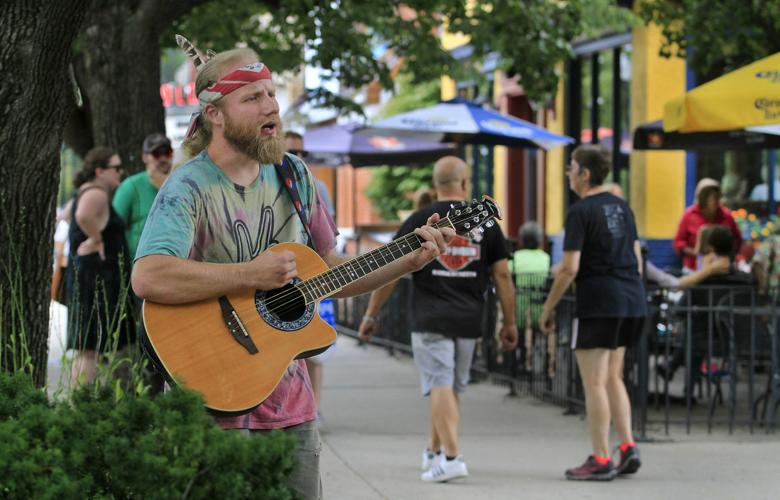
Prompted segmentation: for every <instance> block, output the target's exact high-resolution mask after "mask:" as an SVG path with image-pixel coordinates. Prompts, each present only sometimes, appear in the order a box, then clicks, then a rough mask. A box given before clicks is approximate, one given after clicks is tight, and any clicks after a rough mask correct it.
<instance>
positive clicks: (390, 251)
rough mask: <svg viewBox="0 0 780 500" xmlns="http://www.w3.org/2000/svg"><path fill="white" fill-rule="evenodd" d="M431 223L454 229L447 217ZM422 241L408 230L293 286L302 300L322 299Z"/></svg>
mask: <svg viewBox="0 0 780 500" xmlns="http://www.w3.org/2000/svg"><path fill="white" fill-rule="evenodd" d="M434 227H436V228H442V227H452V228H453V229H454V226H453V225H452V223H451V222H450V220H449V217H447V218H444V219H442V220H440V221H439V222H437V223H436V224H434ZM422 243H423V239H422V238H420V237H419V236H417V235H416V234H415V233H409V234H407V235H406V236H401V237H400V238H398V239H395V240H393V241H391V242H390V243H388V244H387V245H384V246H381V247H379V248H376V249H374V250H371V251H370V252H368V253H365V254H363V255H361V256H359V257H356V258H354V259H352V260H349V261H347V262H344V263H343V264H339V265H338V266H334V267H332V268H330V269H329V270H327V271H325V272H324V273H321V274H318V275H317V276H313V277H311V278H309V279H307V280H305V281H301V282H300V283H298V284H296V285H295V286H296V287H297V288H299V289H300V290H301V292H302V293H303V296H304V297H305V298H306V303H311V302H314V301H316V300H320V299H323V298H325V297H328V296H330V295H333V294H334V293H336V292H338V291H339V290H341V289H342V288H344V287H346V286H347V285H349V284H350V283H352V282H354V281H357V280H359V279H360V278H362V277H364V276H366V275H368V274H369V273H372V272H374V271H377V270H379V269H381V268H383V267H385V266H386V265H388V264H391V263H392V262H395V261H396V260H398V259H400V258H401V257H403V256H405V255H408V254H410V253H412V252H414V251H415V250H417V249H418V248H420V247H421V246H422Z"/></svg>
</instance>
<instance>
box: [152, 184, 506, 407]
mask: <svg viewBox="0 0 780 500" xmlns="http://www.w3.org/2000/svg"><path fill="white" fill-rule="evenodd" d="M494 218H497V219H500V218H501V212H500V209H499V207H498V205H496V203H495V202H494V201H493V200H492V199H490V198H489V197H487V196H485V197H483V199H482V201H477V200H473V201H472V203H470V204H467V203H465V202H461V203H459V204H453V205H452V207H451V209H450V210H449V212H448V213H447V217H445V218H443V219H441V220H440V221H439V222H437V223H436V227H438V228H443V227H451V228H452V229H454V230H455V232H456V233H458V234H461V235H463V234H468V233H470V232H472V231H475V230H477V231H482V230H483V229H482V226H487V227H490V226H492V225H493V224H494V220H493V219H494ZM422 242H423V240H422V239H421V238H420V237H418V236H417V235H416V234H414V233H409V234H407V235H406V236H403V237H400V238H398V239H396V240H394V241H392V242H390V243H388V244H387V245H384V246H382V247H380V248H377V249H375V250H372V251H370V252H368V253H366V254H364V255H361V256H360V257H357V258H354V259H352V260H350V261H348V262H344V263H342V264H340V265H338V266H335V267H333V268H328V265H327V264H326V263H325V261H323V260H322V258H320V256H319V255H317V253H316V252H314V250H312V249H311V248H309V247H307V246H305V245H301V244H298V243H282V244H278V245H274V246H272V247H269V248H268V249H266V250H265V251H266V252H280V251H284V250H288V251H291V252H293V253H294V254H295V262H296V266H297V269H298V277H296V278H295V279H294V280H293V281H292V282H291V283H289V284H288V285H286V286H284V287H282V288H278V289H275V290H267V291H264V290H243V291H239V292H236V293H233V294H230V295H227V296H222V297H219V298H216V299H209V300H202V301H199V302H192V303H188V304H175V305H170V304H157V303H154V302H149V301H146V302H144V305H143V321H144V326H145V327H146V332H147V336H148V337H147V348H148V349H149V350H150V351H152V352H150V355H152V357H153V358H156V361H157V362H158V363H157V364H158V365H159V366H160V367H161V368H162V369H163V370H164V375H165V376H166V378H167V379H168V380H169V381H170V382H172V383H179V384H183V385H185V386H186V387H188V388H190V389H194V390H196V391H199V392H200V393H202V394H203V397H204V400H205V404H206V406H207V407H208V408H209V409H210V410H212V411H215V412H219V413H238V412H246V411H249V410H251V409H253V408H255V407H256V406H258V405H259V404H261V403H262V402H263V401H264V400H265V399H266V398H267V397H268V396H269V395H270V394H271V392H273V390H274V388H275V387H276V385H277V384H278V383H279V381H280V380H281V378H282V376H283V375H284V373H285V370H287V368H288V366H289V364H290V362H291V361H292V360H293V359H297V358H306V357H309V356H313V355H316V354H318V353H320V352H322V351H324V350H325V349H327V348H328V347H329V346H330V345H331V344H333V343H334V342H335V341H336V332H335V330H334V329H333V328H331V327H330V325H328V324H327V323H326V322H325V321H323V320H322V319H321V318H320V317H319V314H318V313H317V304H318V303H319V301H321V300H322V299H324V298H326V297H329V296H331V295H333V294H335V293H337V292H338V291H339V290H341V289H342V288H344V287H345V286H347V285H349V284H350V283H352V282H354V281H356V280H358V279H360V278H362V277H364V276H366V275H367V274H369V273H371V272H374V271H376V270H378V269H381V268H382V267H384V266H386V265H387V264H390V263H391V262H393V261H395V260H397V259H399V258H401V257H403V256H405V255H407V254H410V253H412V252H414V251H415V250H417V249H418V248H420V246H421V244H422Z"/></svg>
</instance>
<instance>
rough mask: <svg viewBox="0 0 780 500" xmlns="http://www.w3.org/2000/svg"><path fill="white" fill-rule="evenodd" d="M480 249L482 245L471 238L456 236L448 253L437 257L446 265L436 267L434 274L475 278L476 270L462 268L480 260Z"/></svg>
mask: <svg viewBox="0 0 780 500" xmlns="http://www.w3.org/2000/svg"><path fill="white" fill-rule="evenodd" d="M480 249H481V247H480V245H479V244H478V243H476V242H474V241H472V240H471V239H469V238H464V237H463V236H455V238H454V239H453V240H452V242H451V243H450V246H449V247H448V248H447V251H446V253H444V254H442V255H439V257H437V258H436V260H437V261H438V262H439V263H440V264H441V265H442V266H444V269H434V270H433V271H432V273H433V275H434V276H446V277H449V278H474V277H475V276H476V275H477V272H476V271H462V269H464V268H465V267H468V265H469V264H471V263H472V262H474V261H478V260H479V257H480Z"/></svg>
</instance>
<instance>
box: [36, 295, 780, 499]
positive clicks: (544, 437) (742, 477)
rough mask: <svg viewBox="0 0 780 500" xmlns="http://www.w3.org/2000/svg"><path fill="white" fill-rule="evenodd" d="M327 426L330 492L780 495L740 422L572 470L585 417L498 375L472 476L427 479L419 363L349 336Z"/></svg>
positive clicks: (472, 455)
mask: <svg viewBox="0 0 780 500" xmlns="http://www.w3.org/2000/svg"><path fill="white" fill-rule="evenodd" d="M51 310H52V328H51V336H50V346H49V348H50V354H49V373H48V380H49V386H50V388H49V392H50V393H52V392H53V389H52V388H53V387H56V386H57V384H60V383H64V381H65V380H67V377H66V376H63V374H62V365H63V361H64V360H65V357H64V356H63V346H64V343H65V325H66V323H67V319H66V314H65V308H64V307H62V306H60V305H59V304H56V303H53V304H52V308H51ZM324 372H325V381H324V387H323V404H322V413H323V416H324V422H323V424H322V426H321V433H322V441H323V452H322V462H321V468H322V481H323V488H324V492H325V497H326V498H331V499H339V500H350V499H354V500H368V499H381V498H387V499H409V500H416V499H421V498H425V499H431V500H436V499H442V500H443V499H448V500H458V499H469V500H471V499H483V498H484V499H493V498H496V499H503V498H506V499H516V498H523V499H537V498H542V499H546V498H553V499H569V498H571V499H579V498H594V499H601V498H606V497H607V495H610V496H611V495H615V497H616V498H632V499H663V498H665V499H669V500H672V499H676V498H707V499H708V500H712V499H735V498H744V499H770V498H771V499H774V498H777V492H778V491H780V433H776V434H772V435H768V436H767V435H766V434H764V433H763V431H758V432H756V433H755V434H753V435H750V434H749V433H748V432H747V430H745V429H740V430H737V431H736V432H735V435H733V436H728V434H727V432H726V431H725V430H719V431H716V432H715V433H714V434H713V435H710V436H708V435H706V433H705V432H704V429H698V430H695V431H694V433H693V434H692V435H690V436H686V435H685V433H684V430H683V429H682V428H678V429H673V430H672V435H671V436H670V437H667V436H664V435H663V434H660V433H659V434H654V435H652V436H651V437H653V438H656V440H655V441H654V442H651V443H641V444H640V447H641V451H642V459H643V466H642V468H641V469H640V471H639V473H638V474H637V475H636V476H634V477H630V478H618V479H616V480H614V481H612V482H610V483H574V482H569V481H566V480H565V479H564V478H563V471H564V469H566V468H567V467H570V466H573V465H579V464H580V463H581V462H583V461H584V460H585V458H586V457H587V455H588V453H589V440H588V438H587V435H586V424H585V421H584V420H583V419H582V418H580V417H576V416H574V417H573V416H564V415H563V411H562V409H561V408H558V407H556V406H552V405H549V404H546V403H541V402H539V401H538V400H536V399H534V398H531V397H519V398H510V397H507V396H506V393H507V391H506V389H504V388H501V387H498V386H495V385H492V384H490V383H487V382H485V383H479V384H472V385H470V386H469V388H468V391H467V392H466V394H464V395H463V397H462V399H461V401H462V417H461V431H462V432H461V434H462V438H461V451H462V453H463V454H464V456H465V458H466V463H467V464H468V469H469V477H468V478H466V479H465V480H458V481H455V482H452V483H448V484H426V483H423V482H422V481H421V480H420V472H421V471H420V458H421V457H420V455H421V452H422V449H423V447H424V446H425V444H426V439H427V433H428V408H427V401H426V400H425V399H423V398H422V397H421V396H420V393H419V388H418V381H417V371H416V368H415V366H414V363H413V362H412V360H411V359H410V358H408V357H405V356H399V357H391V356H389V355H388V354H387V351H385V350H384V349H381V348H378V347H373V346H370V347H358V345H357V343H356V341H355V340H353V339H351V338H347V337H343V336H342V337H340V339H339V342H338V347H337V349H336V351H335V353H334V354H333V356H332V357H331V358H330V359H329V360H328V361H327V362H326V364H325V370H324Z"/></svg>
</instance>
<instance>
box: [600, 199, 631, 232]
mask: <svg viewBox="0 0 780 500" xmlns="http://www.w3.org/2000/svg"><path fill="white" fill-rule="evenodd" d="M601 208H602V209H603V210H604V217H606V219H607V228H608V229H609V232H610V233H612V237H613V238H615V239H617V238H622V237H623V236H625V234H626V217H625V215H624V213H623V207H621V206H620V205H618V204H614V205H612V204H610V205H602V206H601Z"/></svg>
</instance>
